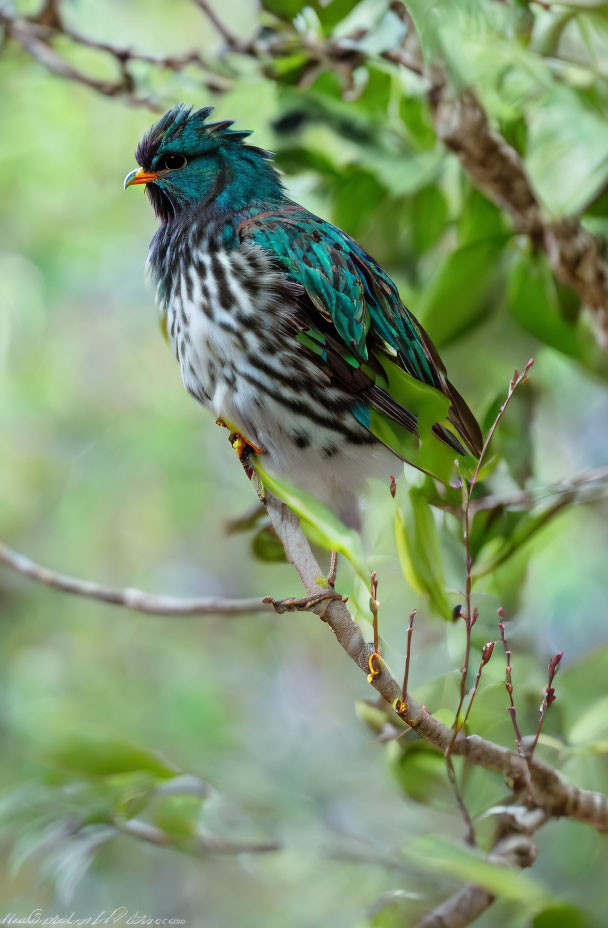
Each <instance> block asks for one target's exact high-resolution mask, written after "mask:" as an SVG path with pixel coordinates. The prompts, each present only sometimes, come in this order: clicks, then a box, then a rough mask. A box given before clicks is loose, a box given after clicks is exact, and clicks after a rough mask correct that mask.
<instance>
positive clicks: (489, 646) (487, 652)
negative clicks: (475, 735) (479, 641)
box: [462, 641, 494, 727]
mask: <svg viewBox="0 0 608 928" xmlns="http://www.w3.org/2000/svg"><path fill="white" fill-rule="evenodd" d="M493 651H494V642H493V641H486V643H485V644H484V646H483V648H482V651H481V660H480V662H479V669H478V671H477V676H476V677H475V682H474V684H473V688H472V690H471V698H470V699H469V704H468V706H467V711H466V712H465V715H464V719H463V722H462V725H463V727H464V726H465V725H466V724H467V722H468V720H469V715H470V714H471V709H472V708H473V702H474V700H475V697H476V695H477V690H478V689H479V683H480V681H481V675H482V673H483V668H484V667H485V666H486V664H487V663H488V661H489V660H490V658H491V657H492V652H493Z"/></svg>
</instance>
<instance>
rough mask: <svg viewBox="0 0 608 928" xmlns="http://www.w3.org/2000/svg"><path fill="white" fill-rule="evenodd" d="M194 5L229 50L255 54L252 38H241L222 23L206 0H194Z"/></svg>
mask: <svg viewBox="0 0 608 928" xmlns="http://www.w3.org/2000/svg"><path fill="white" fill-rule="evenodd" d="M194 3H195V5H196V6H197V7H198V8H199V9H200V10H202V11H203V13H204V14H205V16H206V17H207V19H208V20H209V22H210V23H211V25H212V26H213V28H214V29H215V31H216V32H217V33H218V35H220V36H221V38H222V39H223V40H224V42H225V43H226V45H227V46H228V48H229V49H230V50H231V51H234V52H241V53H242V54H250V55H255V47H254V43H253V40H250V39H241V38H240V36H238V35H236V34H235V33H234V32H232V30H231V29H229V28H228V26H227V25H226V24H225V23H224V21H223V20H222V19H220V17H219V16H218V14H217V13H216V12H215V10H214V9H213V7H212V6H211V4H210V3H208V2H207V0H194Z"/></svg>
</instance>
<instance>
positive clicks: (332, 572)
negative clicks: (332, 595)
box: [327, 551, 338, 590]
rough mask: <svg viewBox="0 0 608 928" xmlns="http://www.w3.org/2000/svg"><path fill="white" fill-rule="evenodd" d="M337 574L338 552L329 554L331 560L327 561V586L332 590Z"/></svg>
mask: <svg viewBox="0 0 608 928" xmlns="http://www.w3.org/2000/svg"><path fill="white" fill-rule="evenodd" d="M337 573H338V552H337V551H332V552H331V559H330V561H329V573H328V574H327V585H328V586H330V587H331V588H332V590H333V588H334V587H335V585H336V574H337Z"/></svg>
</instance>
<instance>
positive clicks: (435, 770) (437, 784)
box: [387, 713, 453, 804]
mask: <svg viewBox="0 0 608 928" xmlns="http://www.w3.org/2000/svg"><path fill="white" fill-rule="evenodd" d="M452 715H453V713H452ZM387 755H388V761H389V767H390V769H391V772H392V773H393V776H394V777H395V779H396V780H397V782H398V784H399V786H400V787H401V789H402V790H403V792H404V793H405V795H406V796H407V797H408V799H412V800H413V801H414V802H420V803H424V804H429V803H433V802H435V801H436V800H437V799H438V798H439V797H442V798H445V797H447V796H448V795H449V794H450V789H451V787H450V786H449V784H448V782H447V778H446V768H445V760H444V759H443V756H442V755H441V753H440V752H438V751H437V750H436V749H435V748H433V747H431V745H429V744H426V743H425V742H424V741H419V740H416V741H412V742H408V741H405V739H404V738H401V739H400V740H399V741H391V742H390V743H389V744H388V745H387Z"/></svg>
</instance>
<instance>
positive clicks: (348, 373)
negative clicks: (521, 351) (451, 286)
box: [236, 201, 482, 479]
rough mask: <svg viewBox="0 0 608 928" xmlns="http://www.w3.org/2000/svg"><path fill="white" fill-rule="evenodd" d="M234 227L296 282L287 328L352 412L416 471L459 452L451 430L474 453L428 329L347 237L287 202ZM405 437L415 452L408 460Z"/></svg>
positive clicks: (474, 440) (445, 462)
mask: <svg viewBox="0 0 608 928" xmlns="http://www.w3.org/2000/svg"><path fill="white" fill-rule="evenodd" d="M236 232H237V235H238V237H239V239H240V240H241V241H242V242H249V243H252V244H255V245H257V246H258V247H260V248H262V249H263V250H264V251H265V252H266V253H267V254H268V255H269V256H270V257H271V258H272V259H273V261H274V262H275V263H276V265H277V267H278V268H280V270H281V271H282V272H283V273H284V274H285V275H286V277H287V278H288V279H289V280H290V281H291V282H293V283H294V284H297V285H298V289H299V290H300V291H301V293H302V296H303V298H302V299H301V300H300V304H301V307H302V309H303V312H302V314H301V318H300V319H299V320H298V324H299V332H298V335H297V337H298V338H299V340H300V341H301V342H302V343H303V345H304V346H305V347H306V348H308V350H310V351H314V352H315V353H316V354H317V355H318V356H319V358H320V361H321V362H322V364H323V366H324V369H325V370H326V371H327V372H328V373H329V374H330V376H331V377H332V379H333V380H334V381H335V382H338V383H340V384H341V385H343V386H345V387H347V388H348V389H350V390H351V391H352V392H353V393H354V394H355V397H356V403H355V405H354V407H353V412H354V414H355V416H356V417H357V419H358V420H359V421H360V422H361V423H362V424H363V425H365V426H366V427H367V428H369V429H370V431H371V432H372V433H373V434H374V435H376V437H377V438H378V439H379V440H380V441H382V442H383V443H384V444H386V445H387V446H388V447H390V448H391V450H393V451H394V452H395V453H396V454H398V455H400V456H401V457H403V458H404V459H405V460H408V461H410V462H411V463H413V464H415V465H416V466H420V467H421V469H423V470H429V472H431V473H434V472H436V471H437V470H438V469H440V470H441V472H442V473H441V474H437V473H436V475H439V476H441V477H442V479H446V477H445V474H446V473H448V469H449V470H451V467H452V463H453V459H454V452H456V453H457V454H460V455H466V451H465V448H463V446H462V444H461V442H460V441H459V439H461V440H462V442H463V443H464V445H465V446H466V448H467V449H468V451H469V452H470V453H471V455H473V456H474V457H478V456H479V453H480V450H481V444H482V438H481V433H480V430H479V426H478V424H477V422H476V420H475V417H474V416H473V414H472V413H471V411H470V410H469V408H468V406H467V405H466V403H465V401H464V400H463V399H462V397H461V396H460V395H459V394H458V393H457V391H456V390H455V389H454V387H453V386H452V384H451V383H450V382H449V380H448V379H447V376H446V371H445V367H444V365H443V363H442V361H441V359H440V357H439V355H438V353H437V351H436V349H435V347H434V346H433V344H432V342H431V340H430V338H429V337H428V335H427V334H426V332H425V331H424V329H423V328H422V326H421V325H420V324H419V323H418V322H417V321H416V319H415V318H414V317H413V316H412V314H411V313H410V312H409V310H408V309H406V307H405V306H404V305H403V303H402V302H401V300H400V298H399V294H398V291H397V288H396V286H395V284H394V283H393V282H392V280H390V278H389V277H388V276H387V275H386V274H385V272H384V271H383V270H382V268H381V267H380V265H379V264H377V262H376V261H374V259H373V258H371V257H370V256H369V255H368V254H367V252H365V251H364V250H363V248H361V246H360V245H358V244H357V242H355V241H354V239H352V238H350V236H348V235H347V234H346V233H345V232H342V231H341V230H340V229H338V228H336V227H335V226H333V225H331V224H330V223H328V222H326V221H325V220H322V219H319V218H318V217H317V216H314V215H312V214H311V213H309V212H307V211H306V210H305V209H303V207H301V206H298V205H297V204H296V203H291V202H289V201H287V202H285V201H283V202H282V203H281V204H280V205H274V204H272V205H269V206H268V208H264V207H260V208H257V209H256V210H255V211H254V210H250V211H248V214H247V215H246V216H245V217H242V218H240V221H239V222H238V225H237V228H236ZM413 436H416V438H417V441H416V442H415V448H414V450H415V451H416V450H417V451H418V458H419V460H418V461H416V460H412V456H413V454H412V448H413V445H412V437H413ZM425 439H428V440H426V441H425ZM421 444H422V445H425V446H426V447H425V448H424V454H420V451H421V449H420V447H419V446H420V445H421ZM435 459H437V461H438V463H435ZM425 462H428V465H429V466H424V463H425Z"/></svg>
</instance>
